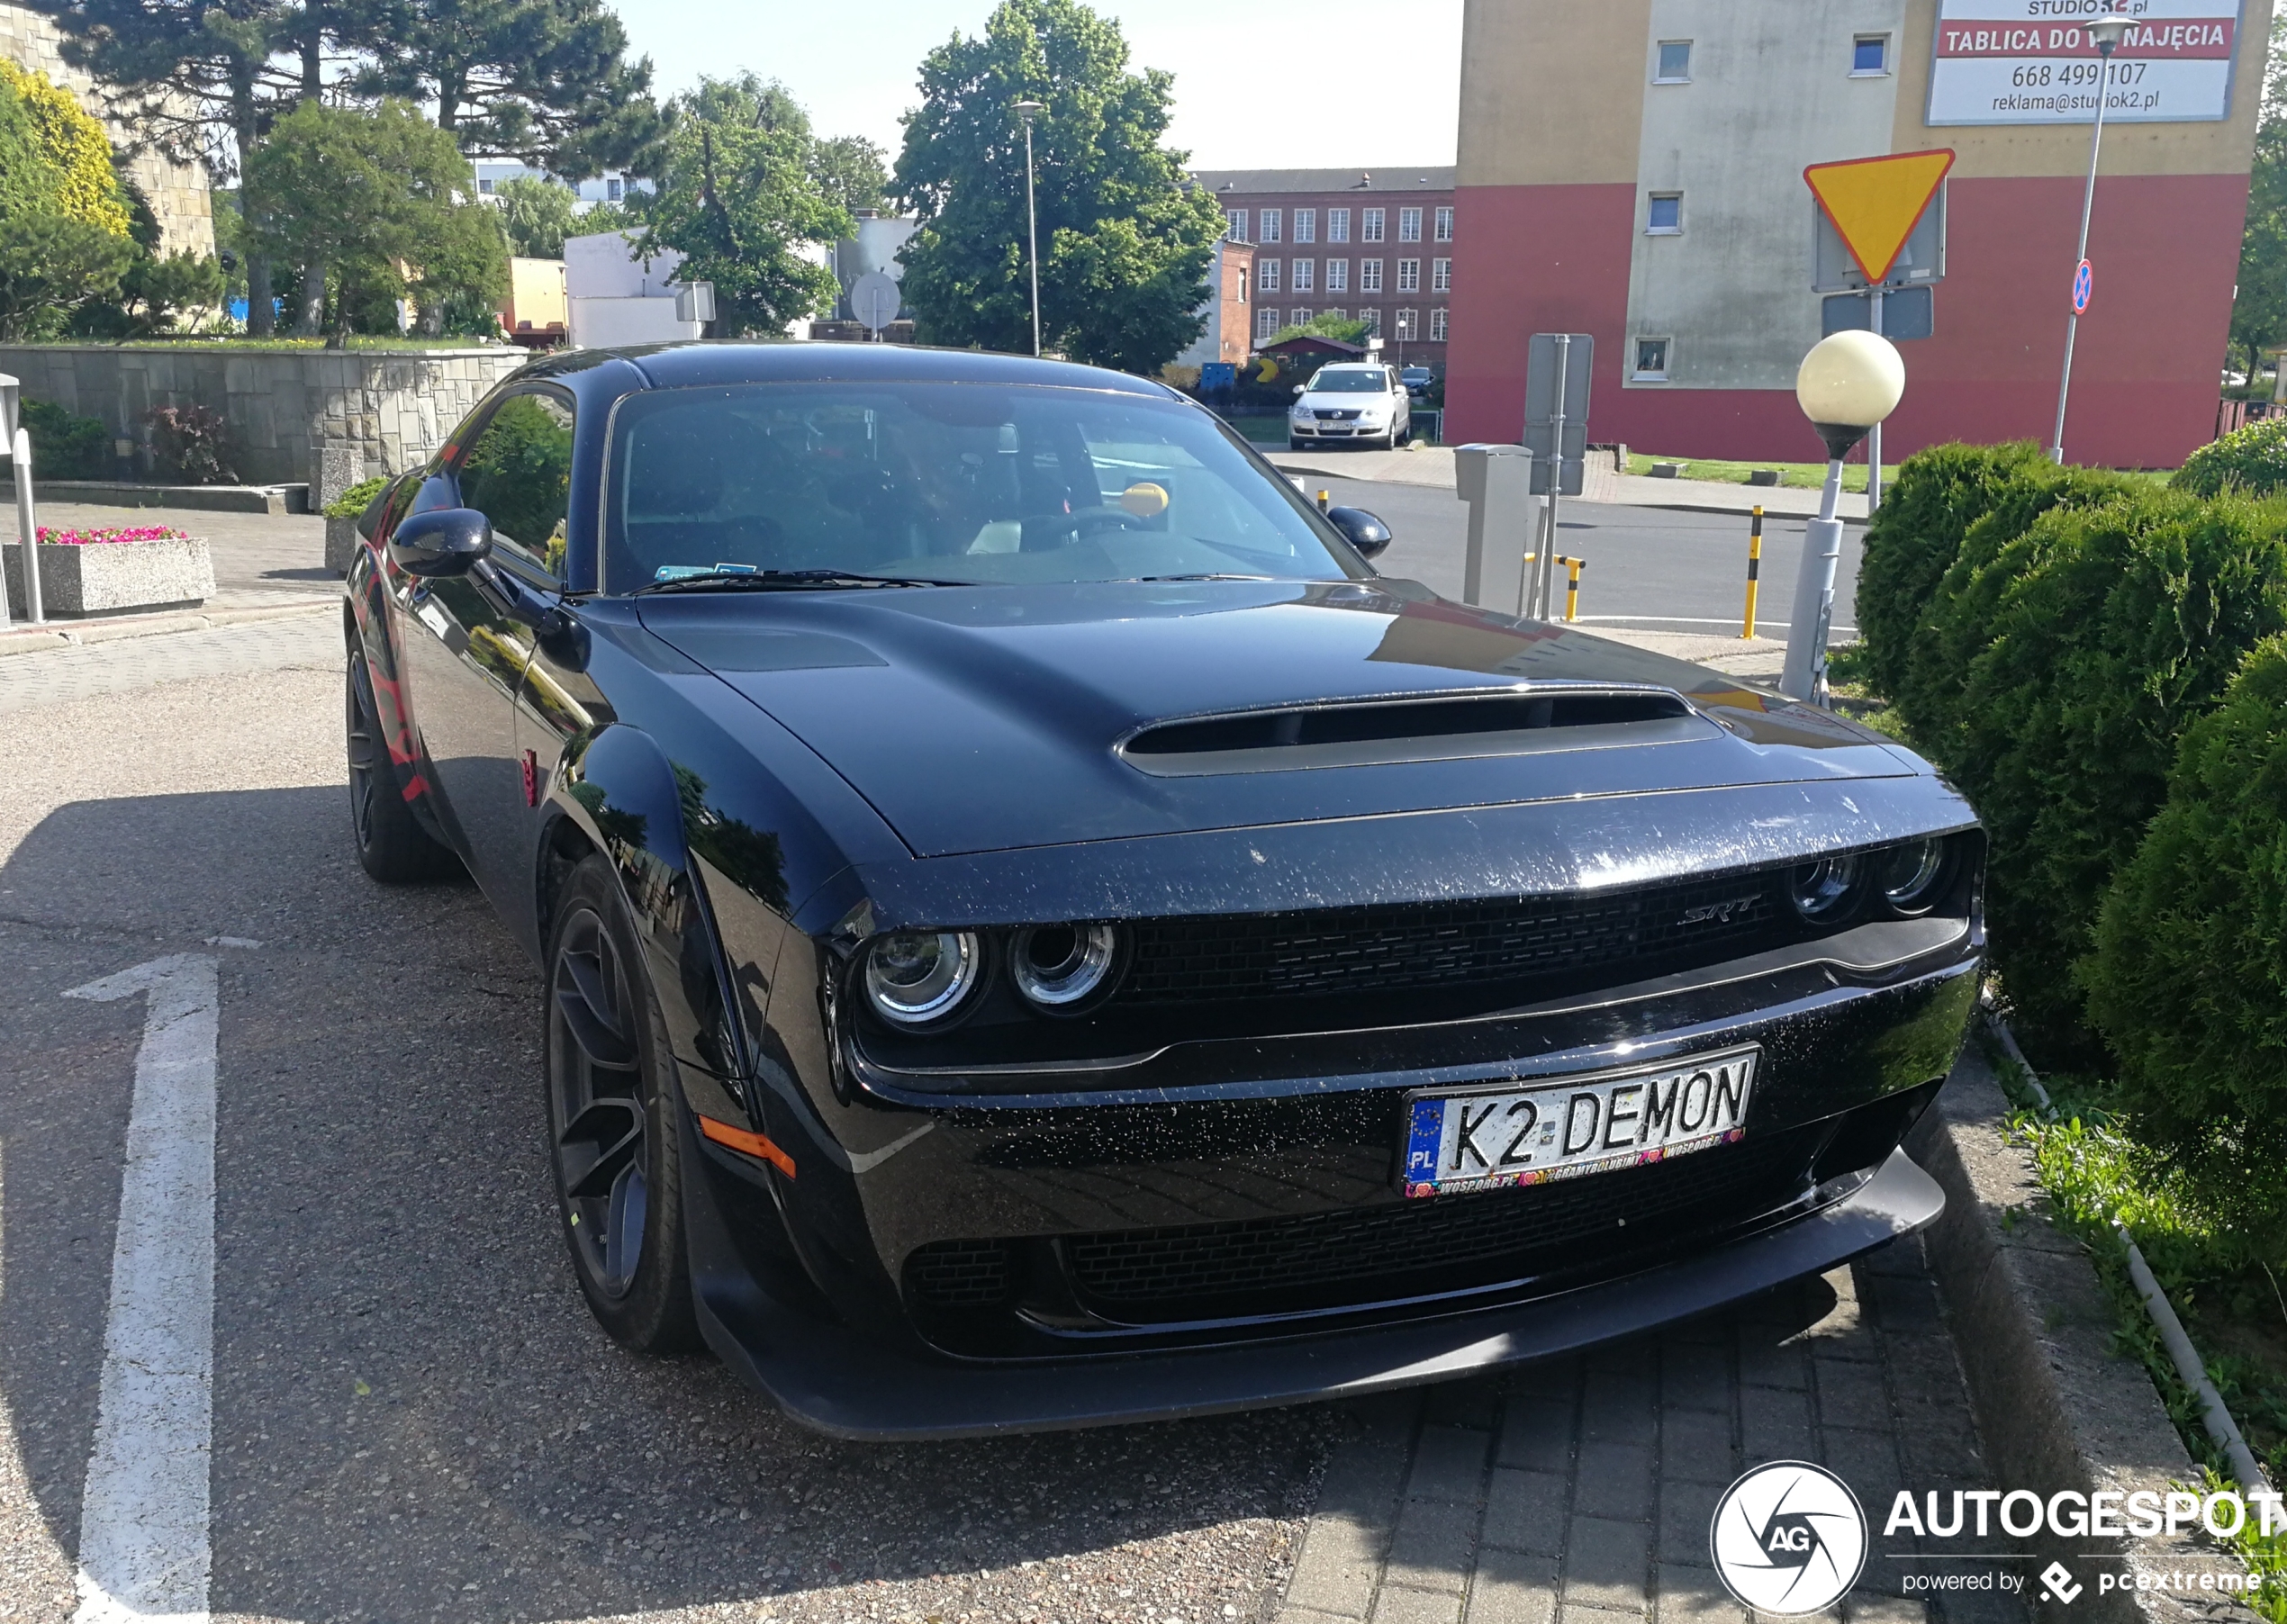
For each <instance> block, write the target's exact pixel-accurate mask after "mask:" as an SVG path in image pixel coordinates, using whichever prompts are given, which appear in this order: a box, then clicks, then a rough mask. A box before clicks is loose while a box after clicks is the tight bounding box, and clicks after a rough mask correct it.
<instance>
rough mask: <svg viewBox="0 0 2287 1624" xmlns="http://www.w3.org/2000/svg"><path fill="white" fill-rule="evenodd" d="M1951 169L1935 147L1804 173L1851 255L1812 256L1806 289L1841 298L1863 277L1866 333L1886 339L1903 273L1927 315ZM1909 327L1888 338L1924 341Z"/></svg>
mask: <svg viewBox="0 0 2287 1624" xmlns="http://www.w3.org/2000/svg"><path fill="white" fill-rule="evenodd" d="M1953 167H1954V154H1953V152H1952V151H1951V149H1946V148H1940V149H1937V150H1936V151H1931V152H1897V153H1890V154H1886V155H1885V156H1882V157H1879V158H1844V159H1841V160H1840V161H1838V162H1835V163H1828V164H1812V165H1811V166H1810V167H1808V168H1806V169H1804V170H1803V182H1804V183H1805V184H1806V185H1809V187H1810V188H1811V195H1812V197H1814V198H1816V199H1817V200H1818V217H1817V222H1816V223H1817V224H1818V225H1821V226H1823V227H1826V228H1831V231H1832V234H1833V237H1834V239H1835V240H1836V241H1837V242H1839V243H1840V246H1841V248H1842V249H1843V250H1844V252H1845V253H1846V254H1847V255H1848V256H1849V264H1848V266H1833V265H1831V264H1830V263H1829V261H1830V256H1829V255H1828V254H1826V253H1824V252H1815V253H1814V255H1813V265H1812V291H1813V292H1822V291H1825V289H1826V288H1827V287H1829V286H1833V285H1836V284H1840V286H1841V287H1842V288H1843V289H1844V290H1846V296H1847V292H1848V290H1849V289H1850V287H1851V285H1852V284H1854V283H1858V279H1859V278H1863V279H1864V280H1863V283H1862V284H1860V285H1862V286H1863V288H1864V294H1863V297H1864V298H1865V299H1866V302H1867V329H1869V330H1871V331H1873V332H1875V333H1876V334H1879V335H1882V336H1884V337H1891V336H1896V337H1900V338H1923V337H1927V336H1928V331H1929V329H1928V327H1924V326H1921V323H1920V322H1919V321H1917V322H1916V323H1915V325H1916V327H1917V328H1919V329H1920V330H1913V331H1901V332H1900V333H1898V334H1896V335H1892V334H1891V333H1890V332H1889V322H1888V320H1886V319H1885V304H1886V302H1887V300H1886V297H1885V296H1886V295H1887V294H1888V293H1891V292H1893V291H1894V289H1893V285H1892V284H1893V277H1894V273H1896V272H1898V271H1900V270H1902V269H1903V272H1904V276H1903V279H1902V280H1901V282H1900V284H1899V285H1900V286H1903V287H1908V288H1911V289H1913V290H1915V291H1916V293H1917V298H1916V301H1915V311H1916V314H1917V315H1918V316H1926V315H1927V312H1928V311H1929V308H1930V299H1931V294H1930V285H1931V284H1935V283H1937V282H1939V281H1942V280H1943V279H1944V277H1945V275H1946V206H1945V196H1946V193H1945V185H1946V176H1947V173H1948V171H1949V170H1951V169H1952V168H1953ZM1824 246H1825V242H1824V234H1823V233H1822V232H1821V234H1820V235H1819V236H1818V237H1817V238H1816V239H1814V248H1820V249H1822V248H1824ZM1853 272H1855V275H1852V273H1853ZM1830 302H1831V301H1830ZM1828 325H1829V330H1830V331H1832V330H1835V329H1834V327H1833V325H1832V324H1831V323H1830V324H1828ZM1881 504H1882V425H1881V423H1880V422H1879V421H1877V422H1876V423H1875V425H1874V426H1873V428H1872V429H1870V430H1868V432H1867V514H1868V515H1869V516H1871V515H1872V514H1873V512H1874V510H1875V509H1876V508H1877V507H1879V506H1881Z"/></svg>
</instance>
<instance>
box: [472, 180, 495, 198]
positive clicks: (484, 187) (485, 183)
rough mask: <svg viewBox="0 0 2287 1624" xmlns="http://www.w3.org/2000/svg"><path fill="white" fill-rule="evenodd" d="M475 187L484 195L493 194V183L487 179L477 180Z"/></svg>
mask: <svg viewBox="0 0 2287 1624" xmlns="http://www.w3.org/2000/svg"><path fill="white" fill-rule="evenodd" d="M476 189H477V190H478V191H479V192H481V193H483V194H484V195H485V196H487V197H490V196H492V194H493V183H492V182H491V181H489V180H479V181H478V182H477V183H476Z"/></svg>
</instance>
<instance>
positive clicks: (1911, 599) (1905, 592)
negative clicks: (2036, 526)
mask: <svg viewBox="0 0 2287 1624" xmlns="http://www.w3.org/2000/svg"><path fill="white" fill-rule="evenodd" d="M2047 466H2049V463H2048V459H2047V456H2045V455H2044V454H2043V453H2042V451H2041V449H2040V447H2038V446H2036V445H2034V444H2033V442H2032V441H2030V440H2020V441H2018V442H2016V443H2015V444H2013V445H2007V446H1963V445H1951V446H1933V447H1930V449H1929V450H1927V451H1918V452H1916V453H1915V454H1914V455H1913V456H1910V457H1908V458H1907V459H1906V461H1905V465H1903V467H1901V468H1900V469H1899V470H1898V477H1897V480H1896V481H1895V483H1893V484H1892V485H1891V487H1890V489H1889V490H1888V491H1887V492H1885V494H1884V497H1883V502H1882V506H1881V507H1879V508H1877V509H1876V510H1875V515H1874V520H1873V522H1872V523H1871V524H1869V525H1867V541H1866V553H1865V555H1864V558H1863V559H1862V561H1861V562H1860V564H1859V566H1858V605H1857V611H1856V618H1857V620H1858V637H1859V640H1860V643H1861V644H1862V645H1863V646H1864V648H1865V651H1866V669H1867V676H1868V678H1869V679H1870V680H1871V681H1873V683H1874V685H1875V687H1876V690H1878V691H1880V692H1882V693H1885V694H1889V695H1892V696H1896V695H1897V694H1898V693H1899V691H1900V690H1901V689H1902V688H1903V684H1904V681H1905V677H1906V663H1907V659H1908V656H1909V654H1910V653H1911V651H1912V647H1913V643H1914V638H1915V636H1917V634H1918V633H1919V632H1920V631H1921V625H1922V615H1923V612H1924V611H1925V610H1926V609H1928V608H1929V606H1930V599H1931V597H1932V596H1933V595H1935V593H1936V592H1937V591H1938V584H1939V582H1941V581H1943V580H1944V579H1945V575H1946V572H1947V571H1948V569H1950V568H1951V567H1952V566H1953V562H1954V559H1955V557H1956V556H1957V555H1958V554H1959V553H1960V551H1961V541H1962V536H1963V534H1964V533H1965V532H1966V531H1967V529H1968V528H1969V527H1970V526H1971V525H1973V524H1975V522H1976V521H1977V520H1978V519H1982V518H1983V517H1984V515H1985V514H1987V513H1988V512H1990V511H1992V510H1993V506H1994V504H1995V503H1996V502H1997V501H2000V500H2001V499H2002V495H2003V494H2004V493H2005V492H2009V491H2011V490H2012V489H2013V488H2015V487H2016V486H2017V485H2018V484H2019V483H2021V482H2023V481H2024V480H2026V479H2028V478H2029V477H2032V476H2034V475H2035V474H2037V472H2038V470H2040V469H2045V468H2047Z"/></svg>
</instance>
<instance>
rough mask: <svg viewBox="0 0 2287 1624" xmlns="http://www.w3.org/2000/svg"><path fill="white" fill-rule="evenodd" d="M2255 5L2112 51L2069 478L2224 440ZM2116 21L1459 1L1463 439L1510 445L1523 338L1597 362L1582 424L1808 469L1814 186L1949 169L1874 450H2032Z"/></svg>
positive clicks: (1955, 4)
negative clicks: (1568, 338)
mask: <svg viewBox="0 0 2287 1624" xmlns="http://www.w3.org/2000/svg"><path fill="white" fill-rule="evenodd" d="M2271 6H2272V0H2136V4H2135V5H2134V7H2133V10H2134V13H2135V14H2136V16H2137V17H2138V25H2137V27H2136V28H2135V29H2133V30H2132V31H2131V32H2130V33H2129V38H2128V40H2127V41H2125V42H2124V43H2123V45H2122V47H2121V49H2120V52H2119V54H2118V56H2117V57H2116V58H2115V59H2114V66H2113V70H2112V71H2113V79H2112V88H2111V92H2110V94H2111V98H2112V99H2111V101H2110V102H2109V103H2108V104H2107V112H2106V114H2105V132H2104V145H2103V162H2102V170H2101V174H2100V178H2099V180H2098V183H2097V186H2096V203H2095V214H2094V219H2093V225H2092V228H2091V230H2090V234H2089V258H2090V260H2091V262H2092V264H2093V266H2094V271H2095V296H2094V300H2093V303H2092V305H2091V308H2090V310H2089V312H2088V314H2087V315H2086V316H2084V318H2083V319H2082V320H2081V323H2080V331H2079V336H2078V340H2077V344H2076V347H2075V356H2074V364H2073V394H2072V409H2071V415H2070V417H2069V419H2068V420H2067V423H2066V433H2065V446H2066V456H2067V457H2068V458H2069V459H2070V460H2073V461H2076V462H2089V463H2103V464H2111V465H2123V466H2168V465H2174V464H2175V463H2178V462H2180V461H2182V459H2183V456H2185V454H2187V453H2188V452H2190V451H2191V450H2192V449H2193V448H2194V447H2197V446H2199V445H2201V444H2202V443H2203V442H2205V441H2206V440H2207V439H2208V438H2210V437H2211V435H2212V434H2213V432H2214V425H2215V421H2216V411H2217V397H2218V383H2219V372H2220V369H2221V367H2222V365H2223V364H2224V361H2225V350H2226V338H2227V334H2228V329H2229V326H2230V320H2231V305H2232V299H2233V293H2234V284H2235V283H2236V281H2237V271H2238V264H2239V239H2240V230H2241V226H2242V223H2243V221H2244V217H2245V213H2246V202H2247V176H2248V168H2249V164H2250V160H2251V158H2252V155H2253V150H2254V141H2255V122H2256V117H2257V113H2258V103H2259V102H2260V99H2261V95H2262V89H2263V68H2264V41H2265V40H2266V39H2267V37H2268V35H2269V32H2270V22H2271ZM2102 9H2105V5H2104V0H1852V4H1849V5H1805V4H1803V0H1597V3H1596V4H1595V5H1580V4H1578V3H1577V0H1469V4H1468V8H1467V12H1466V23H1465V36H1464V44H1463V48H1462V57H1461V118H1460V150H1459V156H1460V163H1459V166H1458V170H1459V185H1458V186H1457V188H1456V190H1455V192H1454V194H1453V195H1454V198H1455V200H1456V208H1457V211H1458V212H1459V214H1460V216H1461V217H1462V218H1463V219H1464V220H1465V221H1466V229H1465V230H1462V231H1461V232H1460V233H1458V234H1457V238H1456V240H1455V243H1454V266H1453V270H1452V288H1453V297H1452V314H1451V318H1450V320H1451V333H1452V337H1453V339H1454V344H1455V347H1454V361H1453V364H1452V365H1451V367H1450V368H1449V369H1448V374H1447V386H1446V404H1447V409H1448V419H1447V434H1448V438H1451V439H1456V440H1460V439H1486V440H1514V439H1515V438H1517V436H1518V433H1519V430H1520V427H1521V424H1522V421H1523V403H1524V370H1525V353H1526V347H1527V343H1528V340H1529V339H1530V338H1531V336H1532V334H1533V333H1535V332H1550V331H1559V332H1586V333H1589V334H1592V335H1593V336H1594V337H1595V340H1596V354H1595V398H1594V401H1593V404H1592V409H1591V415H1590V420H1589V432H1590V434H1591V435H1592V436H1593V437H1594V438H1596V439H1597V440H1600V441H1612V440H1617V441H1625V442H1627V443H1628V444H1630V445H1632V446H1636V447H1641V448H1643V449H1646V450H1650V451H1655V452H1659V453H1664V454H1672V455H1678V456H1707V457H1740V458H1751V459H1757V460H1796V461H1801V460H1811V459H1814V458H1816V457H1817V456H1819V454H1820V453H1819V447H1818V444H1817V442H1816V440H1815V439H1814V438H1812V435H1811V434H1810V431H1809V429H1808V428H1807V427H1806V426H1805V425H1804V423H1803V419H1802V414H1801V412H1800V411H1798V410H1797V408H1796V406H1795V403H1794V372H1795V368H1796V366H1797V365H1798V364H1799V363H1800V361H1801V359H1802V356H1803V352H1804V351H1805V350H1807V349H1808V348H1809V347H1811V346H1812V344H1813V343H1815V342H1817V340H1818V338H1819V336H1820V333H1821V311H1820V300H1819V296H1818V295H1817V294H1815V293H1812V288H1811V282H1812V224H1813V213H1812V209H1813V205H1812V200H1811V195H1810V192H1809V189H1808V188H1807V187H1806V186H1805V185H1804V184H1803V178H1802V174H1803V168H1804V167H1805V166H1806V165H1810V164H1813V163H1821V162H1826V161H1830V160H1833V159H1840V158H1867V157H1873V156H1876V155H1880V154H1884V153H1893V152H1912V151H1921V150H1928V149H1938V148H1950V149H1953V150H1954V151H1955V153H1956V154H1957V158H1956V161H1955V164H1954V167H1953V170H1952V175H1951V177H1950V179H1949V180H1948V200H1947V201H1948V233H1947V251H1946V277H1945V280H1944V281H1943V282H1942V283H1941V284H1939V285H1938V287H1937V289H1936V293H1935V317H1936V320H1935V332H1934V334H1933V335H1932V336H1931V337H1930V338H1923V339H1917V340H1913V341H1911V342H1907V343H1904V344H1902V345H1901V346H1900V349H1901V353H1902V354H1903V356H1904V357H1905V362H1906V375H1907V384H1906V397H1905V401H1904V403H1903V405H1902V406H1901V407H1900V408H1899V410H1898V412H1897V414H1896V415H1895V416H1894V418H1892V420H1891V421H1890V425H1889V427H1888V429H1886V431H1885V432H1886V435H1887V443H1886V444H1885V447H1884V449H1885V455H1887V456H1900V455H1903V454H1904V453H1906V452H1910V451H1912V450H1913V449H1914V448H1915V447H1920V446H1923V445H1928V444H1931V443H1933V442H1937V441H1942V440H1950V439H1966V440H1975V441H1992V440H2003V439H2014V438H2030V439H2035V440H2038V441H2040V442H2042V443H2044V444H2046V443H2047V440H2048V438H2049V434H2050V431H2051V429H2052V426H2053V422H2054V418H2055V413H2056V386H2057V377H2058V372H2059V369H2060V365H2061V362H2062V360H2063V355H2064V347H2065V329H2066V317H2067V316H2068V314H2069V313H2070V306H2069V299H2070V291H2071V284H2072V277H2073V272H2074V248H2075V237H2076V234H2077V232H2078V230H2079V225H2080V214H2081V197H2082V188H2083V185H2084V179H2085V176H2086V173H2087V167H2088V149H2089V123H2090V120H2091V118H2092V116H2093V109H2094V86H2095V84H2096V82H2097V81H2096V76H2097V74H2098V72H2099V71H2100V68H2099V63H2098V59H2097V58H2096V55H2095V52H2094V50H2093V48H2092V47H2091V45H2090V44H2089V42H2088V41H2087V39H2086V37H2085V34H2084V31H2083V30H2082V29H2081V28H2080V27H2079V26H2078V20H2079V19H2081V18H2082V17H2084V16H2085V15H2088V14H2095V13H2097V12H2099V11H2101V10H2102Z"/></svg>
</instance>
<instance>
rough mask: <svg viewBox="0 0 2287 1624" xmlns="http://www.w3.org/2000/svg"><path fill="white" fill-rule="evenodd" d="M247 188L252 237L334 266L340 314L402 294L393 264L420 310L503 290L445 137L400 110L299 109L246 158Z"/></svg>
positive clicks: (392, 105)
mask: <svg viewBox="0 0 2287 1624" xmlns="http://www.w3.org/2000/svg"><path fill="white" fill-rule="evenodd" d="M246 190H247V196H246V202H247V205H248V212H249V216H250V221H249V224H250V229H251V230H252V231H253V233H254V235H255V237H256V239H257V240H258V241H259V242H260V243H261V244H262V245H263V246H264V247H265V248H267V250H268V251H269V252H271V253H272V254H274V255H281V256H284V255H291V254H297V253H298V254H302V255H306V256H311V257H316V258H319V259H321V260H322V261H324V262H325V263H326V264H328V265H330V266H335V267H337V271H338V275H339V278H340V284H341V287H342V289H343V294H342V296H341V298H340V299H339V308H341V309H342V310H344V311H347V310H348V309H350V308H352V307H353V305H356V304H360V303H362V304H364V305H366V308H370V304H371V301H372V300H373V298H374V297H375V295H376V291H378V292H379V293H380V294H381V295H382V296H386V295H387V292H388V290H391V289H396V290H398V291H402V288H403V286H404V283H403V279H402V275H401V273H400V272H399V270H398V268H397V267H398V266H400V265H403V266H410V267H411V270H412V271H413V273H414V274H415V275H416V276H417V278H418V280H419V284H420V296H421V302H422V304H423V306H424V307H425V308H426V309H429V310H441V308H442V306H443V304H444V302H445V301H446V300H447V298H448V297H449V296H451V295H453V294H455V293H469V294H474V295H475V296H477V297H481V298H484V299H487V300H493V299H497V298H498V297H499V296H500V294H501V293H502V292H503V291H504V290H505V288H506V286H507V269H508V267H507V252H506V248H507V245H506V243H505V241H504V240H503V239H502V236H501V231H500V224H499V221H498V220H497V219H496V218H495V217H494V216H493V212H492V211H491V210H490V209H489V208H488V207H486V205H484V204H483V203H476V202H474V201H469V200H468V198H469V194H472V193H474V192H475V176H474V175H473V173H472V171H471V170H470V168H469V164H468V160H467V159H466V158H463V157H462V156H461V153H460V149H459V147H458V146H457V145H456V143H455V142H454V140H453V138H452V134H451V132H450V131H444V130H439V129H438V128H436V127H435V126H434V125H432V124H430V123H429V122H428V121H427V120H425V119H423V118H422V117H421V116H420V113H418V112H417V111H416V110H415V109H414V108H413V107H411V105H410V104H406V103H404V102H400V101H394V100H392V101H385V102H384V103H382V104H381V105H380V106H379V107H377V108H375V109H374V110H373V111H371V112H366V111H364V110H361V109H357V108H347V107H329V106H327V105H325V104H322V103H319V102H305V103H303V104H302V105H301V106H299V107H297V108H295V109H294V111H293V112H292V113H288V114H286V115H285V117H284V118H281V119H279V120H278V121H277V122H276V125H275V126H274V127H273V128H272V130H271V131H270V137H269V140H267V141H266V142H264V143H263V145H262V146H261V147H260V148H259V149H258V150H257V151H256V152H255V153H254V155H253V156H252V158H249V161H248V164H247V185H246ZM352 289H355V290H357V291H358V292H359V293H360V294H361V295H362V297H361V298H359V299H357V300H353V299H352V298H351V297H350V296H349V291H350V290H352Z"/></svg>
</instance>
